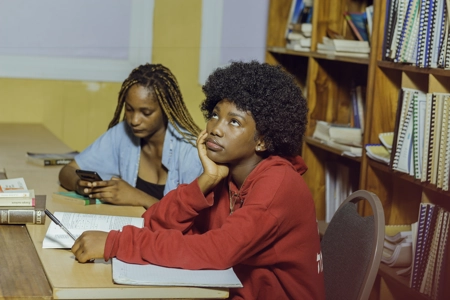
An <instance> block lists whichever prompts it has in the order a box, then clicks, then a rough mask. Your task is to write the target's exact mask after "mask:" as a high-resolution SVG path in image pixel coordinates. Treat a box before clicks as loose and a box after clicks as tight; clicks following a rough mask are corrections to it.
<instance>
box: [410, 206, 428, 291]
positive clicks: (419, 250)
mask: <svg viewBox="0 0 450 300" xmlns="http://www.w3.org/2000/svg"><path fill="white" fill-rule="evenodd" d="M427 211H428V205H427V204H425V203H421V204H420V210H419V220H418V224H417V237H416V249H415V253H414V265H413V266H412V270H411V282H410V287H411V288H413V289H416V288H417V287H418V286H419V265H420V262H421V260H422V259H423V240H424V234H425V222H426V218H427Z"/></svg>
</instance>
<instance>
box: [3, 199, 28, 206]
mask: <svg viewBox="0 0 450 300" xmlns="http://www.w3.org/2000/svg"><path fill="white" fill-rule="evenodd" d="M35 205H36V202H35V198H30V199H15V198H2V199H0V207H2V206H35Z"/></svg>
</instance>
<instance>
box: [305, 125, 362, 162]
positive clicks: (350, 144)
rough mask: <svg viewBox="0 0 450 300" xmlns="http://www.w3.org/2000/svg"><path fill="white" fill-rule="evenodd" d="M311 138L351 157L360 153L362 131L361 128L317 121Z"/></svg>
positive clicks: (358, 155)
mask: <svg viewBox="0 0 450 300" xmlns="http://www.w3.org/2000/svg"><path fill="white" fill-rule="evenodd" d="M313 138H316V139H318V140H320V141H321V142H322V143H323V144H325V145H328V146H330V147H332V148H335V149H337V150H340V151H343V154H345V155H348V156H353V157H361V155H362V131H361V128H355V127H350V126H346V125H338V124H331V123H328V122H325V121H317V123H316V128H315V130H314V133H313Z"/></svg>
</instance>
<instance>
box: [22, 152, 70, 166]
mask: <svg viewBox="0 0 450 300" xmlns="http://www.w3.org/2000/svg"><path fill="white" fill-rule="evenodd" d="M78 153H79V152H78V151H71V152H66V153H34V152H27V154H26V159H27V162H29V163H31V164H35V165H38V166H44V167H45V166H62V165H67V164H68V163H70V162H71V161H73V160H74V159H75V156H76V155H77V154H78Z"/></svg>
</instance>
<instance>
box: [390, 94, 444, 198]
mask: <svg viewBox="0 0 450 300" xmlns="http://www.w3.org/2000/svg"><path fill="white" fill-rule="evenodd" d="M449 119H450V94H448V93H424V92H422V91H420V90H416V89H410V88H402V89H401V90H400V92H399V100H398V107H397V117H396V125H395V126H396V128H395V130H394V134H395V138H394V144H393V148H392V155H391V168H392V169H393V170H395V171H399V172H403V173H407V174H409V175H411V176H413V177H414V178H416V179H418V180H420V181H421V182H429V183H431V184H433V185H436V187H437V188H439V189H442V190H444V191H448V190H449V181H450V174H449V173H450V122H449Z"/></svg>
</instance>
